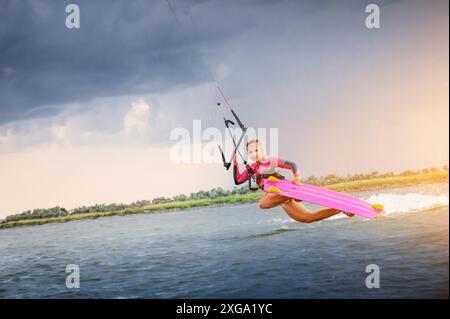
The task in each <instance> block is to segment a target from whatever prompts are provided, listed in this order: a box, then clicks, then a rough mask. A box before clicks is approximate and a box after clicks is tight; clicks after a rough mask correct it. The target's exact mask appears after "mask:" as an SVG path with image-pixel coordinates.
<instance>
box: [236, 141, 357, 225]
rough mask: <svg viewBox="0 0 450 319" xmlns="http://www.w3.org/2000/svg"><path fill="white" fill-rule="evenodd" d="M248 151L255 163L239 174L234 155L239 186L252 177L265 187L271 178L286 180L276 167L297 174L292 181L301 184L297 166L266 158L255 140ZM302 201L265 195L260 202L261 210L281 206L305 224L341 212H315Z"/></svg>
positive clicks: (247, 147)
mask: <svg viewBox="0 0 450 319" xmlns="http://www.w3.org/2000/svg"><path fill="white" fill-rule="evenodd" d="M246 150H247V155H248V157H249V158H250V159H251V160H252V161H253V163H252V164H248V165H247V167H246V169H245V170H244V171H243V172H239V166H238V161H237V156H236V152H235V153H234V154H233V177H234V182H235V184H236V185H239V184H242V183H245V182H246V181H248V180H249V179H250V178H251V177H252V175H253V176H255V177H256V182H257V183H258V186H259V187H260V188H262V186H263V179H265V178H268V177H269V176H275V177H277V178H280V177H281V178H284V177H283V176H281V175H280V174H279V173H278V172H277V168H284V169H290V170H291V171H292V173H293V175H294V178H293V182H294V183H296V184H299V185H300V184H301V175H300V171H299V169H298V167H297V165H296V164H295V163H293V162H291V161H287V160H284V159H281V158H279V157H267V156H266V154H265V152H264V148H263V146H262V143H261V142H260V140H258V139H255V140H251V141H249V142H247V144H246ZM300 202H301V200H296V199H293V198H290V197H286V196H283V195H280V194H273V193H267V192H265V193H264V196H263V198H261V200H260V201H259V207H260V208H262V209H268V208H273V207H276V206H280V205H281V207H282V208H283V209H284V211H285V212H286V213H287V214H288V215H289V216H290V217H291V218H293V219H294V220H296V221H299V222H302V223H312V222H316V221H319V220H322V219H325V218H329V217H331V216H333V215H336V214H339V213H341V211H340V210H338V209H334V208H326V209H321V210H318V211H315V212H312V211H310V210H309V209H307V208H306V207H305V206H303V205H302V204H301V203H300ZM342 213H344V214H346V215H347V216H349V217H352V216H354V214H352V213H346V212H342Z"/></svg>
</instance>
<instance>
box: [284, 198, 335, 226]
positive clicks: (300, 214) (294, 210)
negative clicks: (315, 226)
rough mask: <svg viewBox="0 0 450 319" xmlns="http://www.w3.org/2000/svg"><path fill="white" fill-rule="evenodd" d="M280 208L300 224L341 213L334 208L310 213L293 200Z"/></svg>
mask: <svg viewBox="0 0 450 319" xmlns="http://www.w3.org/2000/svg"><path fill="white" fill-rule="evenodd" d="M281 206H282V207H283V209H284V211H285V212H286V213H287V214H288V215H289V216H290V217H291V218H292V219H295V220H296V221H299V222H302V223H313V222H316V221H319V220H322V219H325V218H328V217H331V216H333V215H336V214H339V213H340V212H341V211H340V210H337V209H334V208H326V209H322V210H319V211H317V212H311V211H310V210H308V209H307V208H306V207H305V206H303V205H302V204H300V203H298V202H296V201H294V200H290V201H288V202H286V203H284V204H282V205H281Z"/></svg>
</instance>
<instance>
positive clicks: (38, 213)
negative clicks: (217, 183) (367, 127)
mask: <svg viewBox="0 0 450 319" xmlns="http://www.w3.org/2000/svg"><path fill="white" fill-rule="evenodd" d="M442 170H443V171H448V165H444V166H443V167H442V168H441V169H439V168H437V167H432V168H427V169H420V170H416V171H414V170H405V171H403V172H401V173H400V174H394V173H392V172H388V173H379V172H377V171H373V172H370V173H366V174H354V175H347V176H337V175H336V174H328V175H326V176H322V177H315V176H309V177H308V178H306V179H305V180H303V182H305V183H308V184H314V185H318V186H325V185H331V184H338V183H343V182H351V181H358V180H366V179H373V178H386V177H393V176H409V175H417V174H426V173H433V172H438V171H442ZM248 192H251V191H250V190H249V189H248V187H246V186H244V187H237V186H235V187H234V188H233V189H232V190H225V189H223V188H222V187H216V188H213V189H210V190H208V191H204V190H200V191H198V192H194V193H190V194H189V195H185V194H179V195H175V196H173V197H163V196H161V197H156V198H153V199H152V200H139V201H135V202H133V203H131V204H123V203H120V204H115V203H113V204H95V205H91V206H81V207H77V208H75V209H73V210H72V211H70V212H69V211H67V210H66V209H65V208H64V207H60V206H56V207H52V208H38V209H34V210H27V211H24V212H22V213H20V214H14V215H9V216H7V217H6V219H5V220H4V221H3V222H10V221H18V220H26V219H39V218H50V217H60V216H67V215H69V214H85V213H101V212H112V211H119V210H123V209H127V208H140V207H144V206H149V205H156V204H163V203H171V202H182V201H188V200H199V199H214V198H218V197H223V196H229V195H237V194H246V193H248Z"/></svg>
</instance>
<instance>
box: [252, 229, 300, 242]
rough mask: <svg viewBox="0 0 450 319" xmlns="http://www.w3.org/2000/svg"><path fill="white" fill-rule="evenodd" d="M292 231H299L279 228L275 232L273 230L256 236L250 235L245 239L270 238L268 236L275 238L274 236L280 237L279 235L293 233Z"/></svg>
mask: <svg viewBox="0 0 450 319" xmlns="http://www.w3.org/2000/svg"><path fill="white" fill-rule="evenodd" d="M294 230H299V229H298V228H284V227H283V228H280V229H277V230H273V231H270V232H267V233H261V234H256V235H251V236H247V237H245V238H246V239H250V238H261V237H270V236H275V235H280V234H284V233H286V232H290V231H294Z"/></svg>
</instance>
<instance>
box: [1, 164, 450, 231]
mask: <svg viewBox="0 0 450 319" xmlns="http://www.w3.org/2000/svg"><path fill="white" fill-rule="evenodd" d="M438 182H448V171H438V172H431V173H423V174H415V175H409V176H392V177H383V178H371V179H365V180H358V181H351V182H342V183H337V184H330V185H325V186H324V187H326V188H329V189H332V190H335V191H339V192H356V191H363V190H374V189H385V188H392V187H401V186H413V185H419V184H430V183H438ZM262 196H263V192H262V191H258V192H252V193H247V194H243V195H240V194H239V195H238V194H236V195H228V196H222V197H218V198H214V199H209V198H207V199H197V200H186V201H179V202H170V203H161V204H151V205H148V206H144V207H139V208H126V209H122V210H117V211H110V212H95V213H82V214H72V215H68V216H61V217H51V218H39V219H26V220H18V221H9V222H4V223H1V224H0V229H5V228H12V227H23V226H34V225H43V224H48V223H64V222H69V221H78V220H85V219H96V218H102V217H111V216H125V215H133V214H147V213H161V212H169V211H179V210H185V209H191V208H198V207H208V206H218V205H232V204H243V203H254V202H257V201H259V199H260V198H261V197H262Z"/></svg>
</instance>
